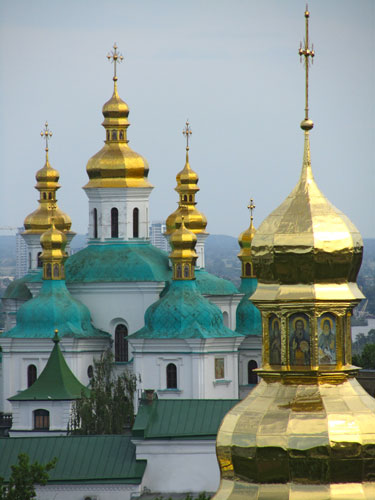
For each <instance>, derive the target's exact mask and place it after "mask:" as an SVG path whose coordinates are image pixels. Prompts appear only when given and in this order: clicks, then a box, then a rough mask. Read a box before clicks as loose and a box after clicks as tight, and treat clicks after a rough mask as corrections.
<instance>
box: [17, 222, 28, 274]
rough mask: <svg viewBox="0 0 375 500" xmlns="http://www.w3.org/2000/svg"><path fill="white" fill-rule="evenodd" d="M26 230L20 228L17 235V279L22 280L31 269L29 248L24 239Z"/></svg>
mask: <svg viewBox="0 0 375 500" xmlns="http://www.w3.org/2000/svg"><path fill="white" fill-rule="evenodd" d="M23 231H24V228H23V227H19V228H18V232H17V233H16V279H18V278H22V276H25V274H27V271H28V269H29V263H28V248H27V245H26V242H25V240H24V239H23V238H22V235H21V233H23Z"/></svg>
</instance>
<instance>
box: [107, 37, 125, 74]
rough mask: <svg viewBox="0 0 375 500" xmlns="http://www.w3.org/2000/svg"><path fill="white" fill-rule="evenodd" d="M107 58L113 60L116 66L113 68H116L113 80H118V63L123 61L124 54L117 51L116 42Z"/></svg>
mask: <svg viewBox="0 0 375 500" xmlns="http://www.w3.org/2000/svg"><path fill="white" fill-rule="evenodd" d="M107 59H108V61H111V62H113V66H114V68H113V69H114V71H113V81H114V82H116V81H117V74H116V71H117V64H120V63H122V61H123V60H124V58H123V56H122V54H120V53H119V52H117V45H116V42H115V44H114V45H113V50H112V51H111V52H108V54H107Z"/></svg>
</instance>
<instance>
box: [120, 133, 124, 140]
mask: <svg viewBox="0 0 375 500" xmlns="http://www.w3.org/2000/svg"><path fill="white" fill-rule="evenodd" d="M123 140H124V131H123V130H120V141H123Z"/></svg>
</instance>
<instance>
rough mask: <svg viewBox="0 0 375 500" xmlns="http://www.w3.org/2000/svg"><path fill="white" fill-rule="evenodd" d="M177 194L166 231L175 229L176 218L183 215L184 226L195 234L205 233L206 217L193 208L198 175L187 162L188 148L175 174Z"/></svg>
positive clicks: (197, 188)
mask: <svg viewBox="0 0 375 500" xmlns="http://www.w3.org/2000/svg"><path fill="white" fill-rule="evenodd" d="M176 181H177V186H176V187H175V191H177V193H178V194H179V198H180V199H179V202H178V208H177V209H176V210H175V211H174V212H173V213H172V214H171V215H169V217H168V218H167V221H166V228H167V229H166V233H167V234H171V233H172V232H173V231H174V230H175V229H176V227H177V226H176V223H177V221H178V219H179V218H180V217H181V216H183V217H184V222H185V226H186V227H187V228H188V229H189V230H190V231H193V233H195V234H199V233H206V226H207V219H206V217H205V216H204V215H203V214H202V213H201V212H199V210H197V209H196V208H195V205H196V201H195V194H196V193H197V191H199V187H198V185H197V184H198V181H199V177H198V175H197V174H196V173H195V172H194V171H193V170H192V169H191V167H190V163H189V148H188V147H187V148H186V162H185V166H184V168H183V169H182V170H181V172H179V173H178V174H177V175H176Z"/></svg>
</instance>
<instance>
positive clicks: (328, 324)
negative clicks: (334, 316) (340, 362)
mask: <svg viewBox="0 0 375 500" xmlns="http://www.w3.org/2000/svg"><path fill="white" fill-rule="evenodd" d="M318 348H319V363H321V364H323V365H330V364H332V363H336V335H335V334H334V332H333V331H332V320H330V319H328V318H326V319H323V320H322V321H321V330H320V332H319V339H318Z"/></svg>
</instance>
